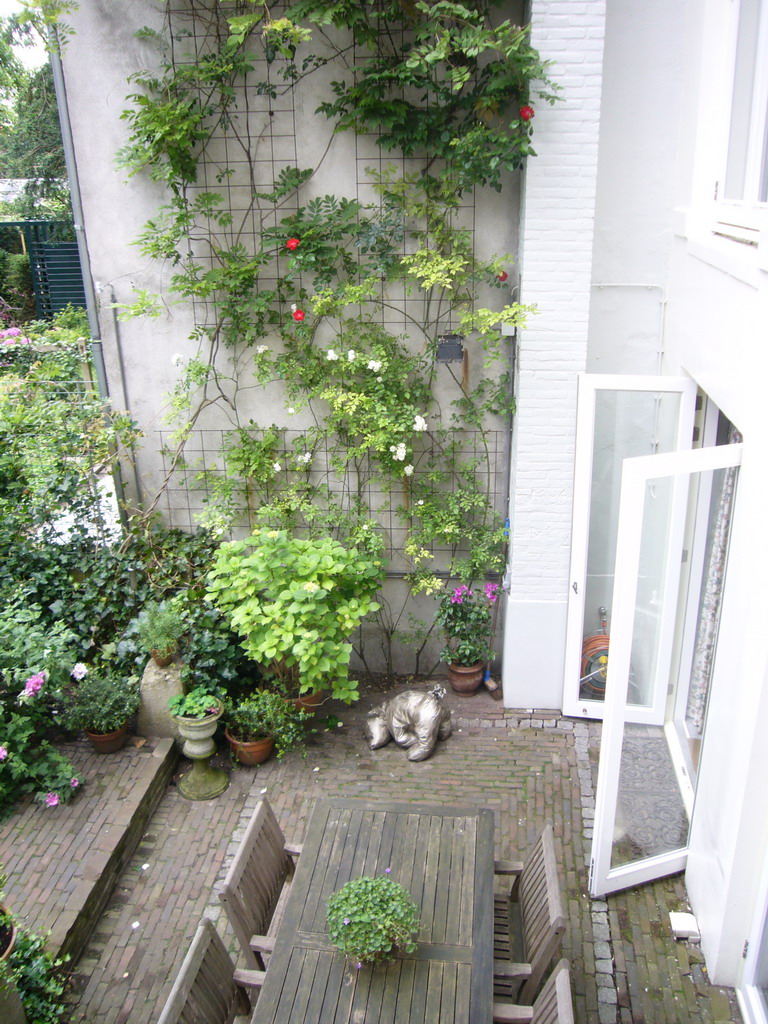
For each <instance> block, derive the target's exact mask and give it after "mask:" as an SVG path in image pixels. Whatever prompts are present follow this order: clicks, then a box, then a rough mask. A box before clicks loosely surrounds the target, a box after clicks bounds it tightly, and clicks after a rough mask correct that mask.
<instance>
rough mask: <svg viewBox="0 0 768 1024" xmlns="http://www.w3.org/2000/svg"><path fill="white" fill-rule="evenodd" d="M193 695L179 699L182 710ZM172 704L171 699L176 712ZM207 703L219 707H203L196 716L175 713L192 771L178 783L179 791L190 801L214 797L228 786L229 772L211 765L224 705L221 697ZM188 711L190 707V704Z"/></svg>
mask: <svg viewBox="0 0 768 1024" xmlns="http://www.w3.org/2000/svg"><path fill="white" fill-rule="evenodd" d="M193 694H194V691H193ZM193 694H189V695H187V697H182V698H178V699H177V701H178V703H179V705H180V708H181V710H185V708H184V704H183V702H184V701H186V700H189V699H190V698H192V696H193ZM173 703H174V702H171V704H172V706H171V711H172V712H174V711H176V709H175V708H174V707H173ZM207 703H208V706H209V707H215V708H216V710H215V711H210V710H203V709H202V708H201V711H200V713H199V714H197V715H195V716H192V715H189V714H186V715H185V714H178V713H174V714H173V719H174V721H175V723H176V727H177V728H178V730H179V736H180V737H181V739H183V740H184V745H183V747H182V748H181V749H182V753H183V754H184V755H185V757H188V758H189V759H190V760H191V761H192V771H190V772H188V773H187V774H186V775H184V776H183V778H182V779H181V781H180V782H179V792H180V793H181V795H182V796H184V797H186V798H187V800H211V799H212V798H213V797H215V796H219V795H220V794H221V793H223V792H224V790H225V789H226V788H227V786H228V785H229V776H228V775H227V773H226V772H225V771H223V770H222V769H221V768H212V767H211V765H210V759H211V755H212V754H213V753H214V752H215V750H216V746H215V744H214V742H213V736H214V733H215V732H216V726H217V725H218V722H219V719H220V718H221V716H222V714H223V713H224V706H223V705H222V703H221V701H220V700H217V699H211V698H210V697H209V698H208V702H207ZM186 710H189V708H188V707H187V708H186Z"/></svg>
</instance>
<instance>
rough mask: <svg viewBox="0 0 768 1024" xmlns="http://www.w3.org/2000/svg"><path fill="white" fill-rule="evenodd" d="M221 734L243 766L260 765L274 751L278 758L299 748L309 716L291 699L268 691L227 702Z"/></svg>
mask: <svg viewBox="0 0 768 1024" xmlns="http://www.w3.org/2000/svg"><path fill="white" fill-rule="evenodd" d="M225 717H226V723H227V724H226V727H225V729H224V735H225V736H226V738H227V742H228V743H229V746H230V749H231V750H232V753H233V754H234V756H235V757H236V759H237V760H238V761H239V762H240V764H244V765H255V764H262V763H263V762H264V761H266V760H267V758H268V757H269V756H270V754H271V753H272V750H273V749H274V750H275V753H276V754H277V757H278V759H280V758H281V757H282V756H283V754H287V753H288V752H289V751H291V750H300V749H302V748H303V746H304V742H305V739H306V735H307V723H308V722H310V721H311V720H312V715H311V714H308V713H307V712H305V711H301V710H299V709H298V708H297V707H296V706H295V705H294V704H293V703H292V702H290V701H286V700H284V699H283V698H282V697H280V696H279V694H276V693H270V692H269V691H268V690H257V692H256V693H254V694H252V695H251V696H249V697H246V698H245V699H244V700H241V701H238V702H237V703H227V705H226V709H225Z"/></svg>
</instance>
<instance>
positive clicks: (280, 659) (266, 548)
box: [208, 528, 382, 702]
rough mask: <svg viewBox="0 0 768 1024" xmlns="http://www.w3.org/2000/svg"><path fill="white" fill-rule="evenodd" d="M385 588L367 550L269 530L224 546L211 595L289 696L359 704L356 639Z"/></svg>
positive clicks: (211, 579)
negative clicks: (353, 674) (353, 669)
mask: <svg viewBox="0 0 768 1024" xmlns="http://www.w3.org/2000/svg"><path fill="white" fill-rule="evenodd" d="M381 582H382V564H381V560H380V559H379V558H377V557H375V556H373V555H371V554H368V553H367V552H366V551H365V550H362V549H358V548H354V547H352V548H346V547H344V546H343V545H342V544H340V543H339V542H338V541H335V540H333V539H332V538H330V537H324V538H323V537H320V538H316V539H312V540H307V539H305V538H302V537H294V536H291V534H289V533H288V531H286V530H270V529H267V528H262V529H260V530H258V531H257V532H256V533H254V534H253V536H251V537H249V538H247V539H246V540H243V541H230V542H228V543H225V544H222V545H221V547H220V549H219V553H218V555H217V557H216V561H215V564H214V567H213V569H212V570H211V573H210V577H209V584H208V595H209V597H210V599H211V600H212V601H214V602H215V603H216V605H217V606H218V607H219V608H220V609H221V610H222V611H224V612H225V613H226V614H227V615H228V616H229V619H230V623H231V626H232V629H233V630H234V631H235V632H237V633H239V634H240V636H242V637H243V641H242V646H243V649H244V650H245V652H246V653H247V654H248V656H249V657H250V658H252V659H253V660H254V661H255V662H257V663H258V664H259V665H260V666H261V668H262V670H263V672H264V673H265V675H266V676H267V678H271V679H273V680H274V682H275V683H276V684H277V685H278V686H279V687H280V688H281V689H283V690H284V691H285V692H286V693H287V694H288V695H290V696H298V695H299V694H301V693H310V692H312V691H316V690H324V689H325V690H327V689H330V690H331V694H332V696H334V697H336V698H337V699H339V700H343V701H346V702H349V701H353V700H356V699H357V697H358V693H357V682H356V681H355V680H351V679H350V678H349V660H350V655H351V653H352V644H351V643H350V638H351V637H352V634H353V633H354V632H355V630H356V629H357V628H358V627H359V626H360V623H361V622H362V620H363V619H364V618H365V616H366V615H368V614H369V613H370V612H372V611H375V610H376V608H377V604H376V602H375V601H374V600H373V598H374V595H375V594H376V592H377V591H378V589H379V587H380V586H381Z"/></svg>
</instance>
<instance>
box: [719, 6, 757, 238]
mask: <svg viewBox="0 0 768 1024" xmlns="http://www.w3.org/2000/svg"><path fill="white" fill-rule="evenodd" d="M734 43H735V45H734V51H733V91H732V95H731V110H730V118H729V136H728V143H727V150H726V153H725V159H724V167H723V174H722V176H721V180H720V181H719V182H718V184H717V197H716V198H717V201H718V221H719V223H718V229H717V233H718V234H724V235H727V236H729V237H733V238H735V239H737V240H738V241H742V242H750V243H752V244H757V239H758V230H757V228H758V225H757V220H756V218H757V214H758V211H759V209H760V204H764V203H766V202H768V0H740V2H739V3H738V25H737V29H736V32H735V40H734Z"/></svg>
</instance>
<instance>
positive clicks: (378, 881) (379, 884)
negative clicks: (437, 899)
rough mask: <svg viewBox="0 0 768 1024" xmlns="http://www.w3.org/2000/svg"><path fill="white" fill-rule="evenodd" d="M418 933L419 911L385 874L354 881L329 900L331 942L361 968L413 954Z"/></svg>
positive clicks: (400, 888) (406, 894)
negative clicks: (397, 955)
mask: <svg viewBox="0 0 768 1024" xmlns="http://www.w3.org/2000/svg"><path fill="white" fill-rule="evenodd" d="M388 871H389V869H387V872H388ZM418 930H419V910H418V907H417V906H416V904H415V903H414V902H413V901H412V900H411V895H410V893H409V892H408V890H407V889H405V888H404V887H403V886H402V885H400V884H399V883H398V882H393V881H392V879H391V878H388V877H387V875H386V874H385V875H377V876H376V877H375V878H372V877H370V876H368V875H363V876H362V877H361V878H353V879H352V881H351V882H347V884H346V885H343V886H342V887H341V889H339V890H337V892H335V893H334V894H333V895H332V896H331V897H330V898H329V899H328V935H329V937H330V939H331V942H332V943H333V944H334V945H335V946H337V947H338V949H340V950H341V952H342V953H344V955H345V956H347V957H349V958H350V959H351V960H354V961H355V962H356V963H357V966H358V967H362V966H363V965H364V964H371V963H376V962H377V961H379V960H391V959H393V958H394V956H395V954H396V953H397V952H398V951H400V950H402V951H403V952H406V953H412V952H413V951H414V950H415V949H416V935H417V934H418Z"/></svg>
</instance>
